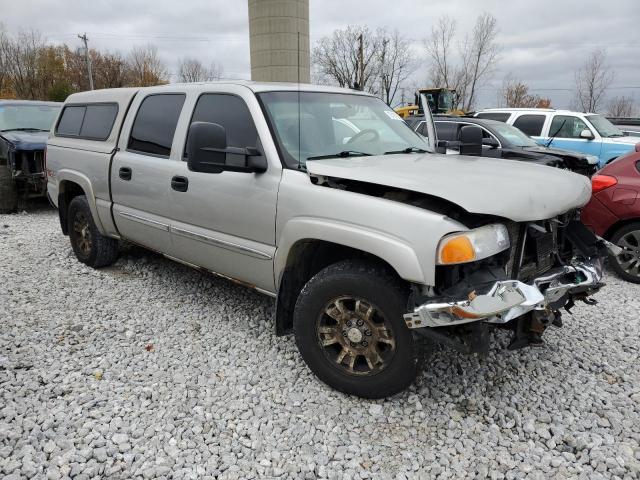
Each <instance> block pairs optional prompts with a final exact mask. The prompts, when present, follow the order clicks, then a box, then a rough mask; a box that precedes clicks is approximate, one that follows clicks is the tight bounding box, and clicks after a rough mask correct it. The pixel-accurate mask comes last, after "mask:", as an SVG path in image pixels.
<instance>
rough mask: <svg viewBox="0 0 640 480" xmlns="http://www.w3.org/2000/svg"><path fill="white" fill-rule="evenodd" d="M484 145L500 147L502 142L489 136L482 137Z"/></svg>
mask: <svg viewBox="0 0 640 480" xmlns="http://www.w3.org/2000/svg"><path fill="white" fill-rule="evenodd" d="M482 145H484V146H485V147H491V148H498V147H499V146H500V143H499V142H498V140H496V139H495V138H493V137H489V138H483V139H482Z"/></svg>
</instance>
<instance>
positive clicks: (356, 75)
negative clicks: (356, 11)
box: [312, 25, 380, 92]
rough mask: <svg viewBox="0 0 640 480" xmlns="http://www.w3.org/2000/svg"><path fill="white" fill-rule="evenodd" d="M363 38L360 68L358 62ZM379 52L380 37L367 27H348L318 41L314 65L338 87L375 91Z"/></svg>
mask: <svg viewBox="0 0 640 480" xmlns="http://www.w3.org/2000/svg"><path fill="white" fill-rule="evenodd" d="M360 38H362V52H363V54H362V60H363V61H362V66H361V65H360V61H359V49H360ZM379 53H380V35H378V34H376V33H373V32H371V30H369V29H368V28H367V27H359V26H354V25H350V26H348V27H347V28H345V29H343V30H335V31H334V32H333V34H332V35H331V36H328V37H324V38H321V39H320V41H319V42H318V44H317V46H316V47H315V48H314V49H313V55H312V59H313V63H314V65H315V67H316V68H317V71H318V73H319V74H320V75H322V76H323V77H324V78H326V79H328V80H329V81H331V82H335V83H337V84H338V85H340V86H341V87H353V86H355V85H356V84H358V85H359V87H360V88H361V89H362V90H367V91H370V92H371V91H373V92H375V91H376V88H377V85H376V82H375V79H376V77H377V76H378V66H379V65H378V63H379V62H378V60H379Z"/></svg>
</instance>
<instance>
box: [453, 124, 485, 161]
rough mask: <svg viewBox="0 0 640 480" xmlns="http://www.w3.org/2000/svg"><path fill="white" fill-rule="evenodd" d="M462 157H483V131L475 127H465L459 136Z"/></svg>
mask: <svg viewBox="0 0 640 480" xmlns="http://www.w3.org/2000/svg"><path fill="white" fill-rule="evenodd" d="M458 138H459V139H460V144H461V145H460V154H461V155H477V156H481V155H482V129H481V128H480V127H477V126H475V125H465V126H464V127H462V128H461V129H460V133H459V134H458Z"/></svg>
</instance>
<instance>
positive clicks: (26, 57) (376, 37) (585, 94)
mask: <svg viewBox="0 0 640 480" xmlns="http://www.w3.org/2000/svg"><path fill="white" fill-rule="evenodd" d="M497 36H498V22H497V20H496V19H495V17H493V16H492V15H490V14H488V13H484V14H481V15H479V16H478V17H477V19H476V22H475V24H474V27H473V28H472V29H471V30H470V31H469V32H467V33H466V34H464V35H460V33H459V30H458V24H457V21H456V20H455V19H454V18H451V17H448V16H442V17H440V18H439V19H437V21H436V22H435V23H434V25H433V26H432V28H431V31H430V33H429V34H428V35H427V37H426V38H424V39H422V40H421V43H420V44H419V46H417V44H416V42H414V41H412V40H410V39H409V38H407V37H405V36H403V35H402V34H401V33H399V32H398V31H397V30H396V31H393V32H390V31H388V30H387V29H384V28H379V29H377V30H371V29H370V28H368V27H366V26H358V25H351V26H348V27H346V28H343V29H337V30H335V31H334V32H333V33H332V34H330V35H328V36H325V37H323V38H321V39H319V40H318V42H317V43H316V45H315V47H314V48H313V51H312V57H311V58H312V68H313V76H312V78H313V81H314V83H325V84H327V83H329V84H336V85H339V86H342V87H350V88H359V89H362V90H365V91H367V92H370V93H373V94H375V95H378V96H379V97H380V98H382V99H383V100H384V101H385V102H386V103H387V104H388V105H390V106H397V105H398V104H400V103H401V102H402V101H404V100H405V98H404V97H405V92H406V91H407V90H408V91H409V93H410V95H409V98H411V97H412V96H413V91H414V90H415V89H416V87H417V86H421V87H423V86H424V87H437V88H441V87H443V88H450V89H455V90H456V92H457V96H456V105H454V107H455V108H456V109H462V110H465V111H471V110H473V109H474V108H475V107H476V105H477V102H478V93H479V91H480V90H481V89H482V88H483V87H485V85H487V83H489V82H490V81H491V80H493V79H494V76H495V73H496V71H497V69H498V66H499V63H500V47H499V44H498V42H497ZM88 58H89V61H90V63H91V70H92V77H93V83H94V88H114V87H128V86H150V85H160V84H164V83H168V82H169V81H170V79H172V78H176V79H177V80H178V81H180V82H198V81H208V80H217V79H220V78H221V77H222V75H223V67H222V65H221V64H220V63H216V62H214V63H212V64H210V65H208V66H207V65H205V64H203V63H202V62H201V61H200V60H198V59H196V58H188V57H187V58H182V59H180V61H179V63H178V70H177V73H176V74H175V75H174V76H173V77H172V76H171V74H170V73H169V69H168V67H167V64H166V63H165V62H164V60H163V59H162V58H161V57H160V55H159V53H158V49H157V48H156V47H155V46H153V45H143V46H134V47H133V48H131V50H130V51H129V52H126V53H122V52H119V51H112V52H111V51H100V50H97V49H93V48H91V49H89V52H88ZM421 64H426V66H427V67H428V71H429V75H428V78H426V79H424V81H423V82H421V84H420V85H415V83H414V82H415V80H413V78H414V74H415V72H416V71H417V69H418V67H419V66H420V65H421ZM87 67H88V65H87V52H85V51H84V49H74V48H71V47H70V46H68V45H66V44H63V45H51V44H49V43H47V42H46V41H45V39H44V38H43V37H42V36H41V35H40V34H39V33H38V32H36V31H27V32H21V33H18V34H16V35H9V34H8V33H7V32H5V31H4V29H3V28H2V25H1V24H0V98H23V99H32V100H54V101H62V100H64V99H65V98H66V97H67V96H68V95H69V94H71V93H74V92H78V91H83V90H88V89H89V76H88V68H87ZM614 78H615V72H614V71H613V70H612V69H611V68H610V67H609V66H608V63H607V58H606V52H605V51H604V50H595V51H593V52H592V53H591V54H590V55H589V56H588V58H587V59H586V60H585V61H584V63H583V64H582V65H580V66H579V67H578V68H577V69H576V70H575V72H574V79H575V84H574V92H575V95H574V100H573V102H572V106H571V107H572V108H574V109H576V110H582V111H592V112H599V111H605V110H606V113H608V114H609V115H611V116H617V117H625V116H626V117H629V116H633V115H636V114H638V112H637V109H636V106H635V103H634V99H633V98H632V97H629V96H618V97H614V98H610V99H609V101H608V102H607V101H606V98H607V95H606V94H607V91H608V89H609V86H610V85H611V83H612V82H613V80H614ZM496 100H497V104H498V106H501V107H538V108H548V107H551V106H552V105H551V101H550V100H549V99H548V98H544V97H542V96H540V95H536V94H534V93H532V90H531V88H530V87H529V85H527V84H526V83H525V82H524V81H522V80H521V79H518V78H516V77H515V76H513V74H507V75H506V76H505V78H504V80H503V82H502V87H501V88H499V89H498V95H497V99H496Z"/></svg>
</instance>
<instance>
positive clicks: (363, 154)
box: [307, 150, 371, 160]
mask: <svg viewBox="0 0 640 480" xmlns="http://www.w3.org/2000/svg"><path fill="white" fill-rule="evenodd" d="M370 156H371V154H370V153H366V152H359V151H357V150H343V151H342V152H338V153H330V154H328V155H316V156H314V157H307V160H322V159H323V158H336V157H370Z"/></svg>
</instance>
